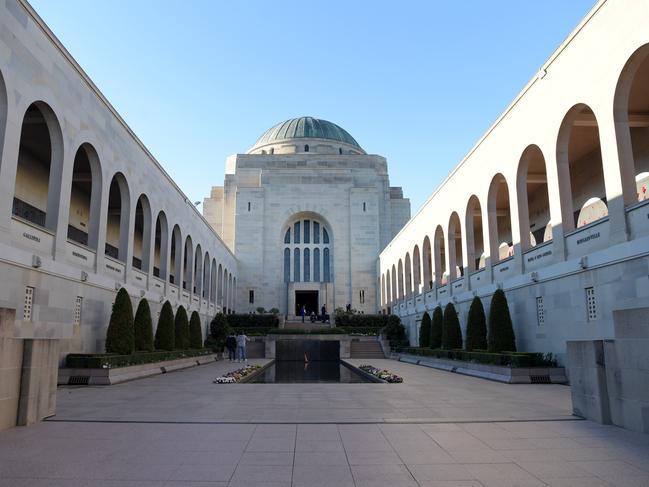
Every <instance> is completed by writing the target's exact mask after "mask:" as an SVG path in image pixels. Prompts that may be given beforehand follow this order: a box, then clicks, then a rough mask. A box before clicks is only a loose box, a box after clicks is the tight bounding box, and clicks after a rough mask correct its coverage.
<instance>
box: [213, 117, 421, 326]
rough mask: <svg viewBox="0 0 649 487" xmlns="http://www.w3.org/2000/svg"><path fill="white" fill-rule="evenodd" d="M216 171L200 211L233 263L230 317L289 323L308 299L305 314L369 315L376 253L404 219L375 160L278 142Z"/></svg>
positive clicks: (380, 161) (335, 148)
mask: <svg viewBox="0 0 649 487" xmlns="http://www.w3.org/2000/svg"><path fill="white" fill-rule="evenodd" d="M304 118H307V117H304ZM295 120H302V119H295ZM285 123H288V121H287V122H285ZM327 123H328V122H327ZM331 125H333V124H331ZM336 127H337V126H336ZM338 129H339V128H338ZM340 130H342V129H340ZM225 172H226V174H225V184H224V186H223V187H214V188H213V189H212V192H211V196H210V198H206V199H205V200H204V202H203V211H204V216H205V217H206V218H207V219H208V221H209V222H210V223H211V224H212V226H213V227H214V228H215V229H216V231H217V232H218V233H219V235H221V237H222V238H223V240H224V241H225V243H226V244H227V245H228V246H229V247H230V249H232V250H233V252H234V254H235V255H236V256H237V260H238V262H239V268H238V269H239V276H240V280H239V285H238V290H237V292H238V296H237V303H239V306H238V309H239V310H241V311H254V310H255V309H256V308H257V307H264V308H265V309H271V308H278V309H279V310H280V312H281V313H282V314H287V315H292V314H295V313H296V305H297V304H300V299H301V298H300V296H301V295H300V294H296V293H299V292H303V291H315V292H317V293H318V294H317V304H316V302H315V301H314V302H313V304H311V305H309V304H307V308H308V309H307V311H308V312H310V311H315V312H316V313H319V311H318V310H319V309H320V307H321V306H322V305H323V304H324V305H326V306H327V309H328V310H329V311H330V312H331V311H333V310H334V309H335V308H337V307H345V305H346V304H351V305H352V307H353V308H354V309H357V310H359V311H363V312H365V313H374V312H376V310H377V309H378V299H379V295H378V287H377V282H378V274H377V266H376V262H377V258H378V255H379V252H380V251H381V249H382V248H383V247H384V246H385V245H386V244H387V243H388V242H389V240H390V239H391V238H392V237H393V236H394V235H395V234H396V232H397V231H398V229H399V228H401V227H402V226H403V225H404V224H405V222H406V221H407V220H408V218H409V217H410V202H409V200H408V199H405V198H404V197H403V192H402V190H401V188H394V187H390V185H389V179H388V172H387V161H386V159H385V158H384V157H381V156H378V155H368V154H366V153H365V152H364V151H363V150H362V149H361V148H360V147H359V146H357V145H351V144H348V143H345V142H340V141H334V140H330V139H324V138H316V137H300V138H283V139H282V140H279V141H277V140H275V141H272V142H270V143H269V142H268V141H266V143H264V144H262V145H260V144H257V145H255V146H254V147H253V148H252V149H251V150H250V151H249V152H248V153H246V154H236V155H233V156H231V157H229V158H228V160H227V162H226V171H225ZM296 224H297V227H296ZM316 225H317V227H316ZM287 231H288V233H287ZM291 232H293V233H291ZM296 232H297V233H296ZM316 232H317V233H318V235H317V236H316ZM324 232H326V233H327V236H328V238H329V242H325V241H324V238H325V236H324ZM307 233H308V235H307ZM298 234H299V235H298ZM287 236H288V237H287ZM296 237H297V242H296ZM307 239H308V241H307ZM316 239H317V240H318V241H316ZM285 252H288V253H289V257H288V261H285V257H284V253H285ZM325 252H327V253H328V259H329V266H330V269H329V272H328V273H327V274H328V275H325V267H326V264H325ZM296 259H297V260H296ZM316 267H318V269H316ZM296 268H297V273H296ZM314 307H316V309H315V310H314Z"/></svg>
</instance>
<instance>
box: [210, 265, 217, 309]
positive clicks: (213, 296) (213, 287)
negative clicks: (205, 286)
mask: <svg viewBox="0 0 649 487" xmlns="http://www.w3.org/2000/svg"><path fill="white" fill-rule="evenodd" d="M210 282H211V284H210V301H211V302H212V303H216V259H212V272H211V273H210Z"/></svg>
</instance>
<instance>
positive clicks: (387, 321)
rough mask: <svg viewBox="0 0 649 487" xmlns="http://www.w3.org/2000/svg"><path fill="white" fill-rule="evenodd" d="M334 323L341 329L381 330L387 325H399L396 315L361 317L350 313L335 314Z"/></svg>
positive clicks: (399, 321)
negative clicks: (373, 328)
mask: <svg viewBox="0 0 649 487" xmlns="http://www.w3.org/2000/svg"><path fill="white" fill-rule="evenodd" d="M335 323H336V326H337V327H341V328H352V327H357V326H359V327H362V328H371V327H375V328H383V327H385V326H388V325H395V324H400V323H401V320H400V319H399V317H398V316H396V315H383V314H381V315H361V314H352V313H336V316H335Z"/></svg>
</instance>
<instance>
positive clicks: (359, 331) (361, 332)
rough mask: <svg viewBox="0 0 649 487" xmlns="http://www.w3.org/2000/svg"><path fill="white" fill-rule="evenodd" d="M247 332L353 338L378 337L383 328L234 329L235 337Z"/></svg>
mask: <svg viewBox="0 0 649 487" xmlns="http://www.w3.org/2000/svg"><path fill="white" fill-rule="evenodd" d="M242 330H243V331H245V332H246V335H247V336H251V337H255V336H266V335H345V334H346V335H352V336H378V335H380V334H381V330H382V328H377V327H375V326H368V327H360V326H356V327H353V328H338V327H336V328H322V329H320V330H302V329H292V328H250V329H248V328H233V331H234V333H235V335H237V334H238V333H239V332H240V331H242Z"/></svg>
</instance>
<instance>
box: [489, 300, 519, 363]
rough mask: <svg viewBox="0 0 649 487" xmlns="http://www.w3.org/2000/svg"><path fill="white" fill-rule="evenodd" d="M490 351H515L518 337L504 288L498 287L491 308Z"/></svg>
mask: <svg viewBox="0 0 649 487" xmlns="http://www.w3.org/2000/svg"><path fill="white" fill-rule="evenodd" d="M489 351H490V352H515V351H516V337H515V336H514V326H513V325H512V318H511V316H510V314H509V305H508V304H507V297H506V296H505V292H504V291H503V290H502V289H496V292H495V293H494V295H493V297H492V298H491V307H490V308H489Z"/></svg>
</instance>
